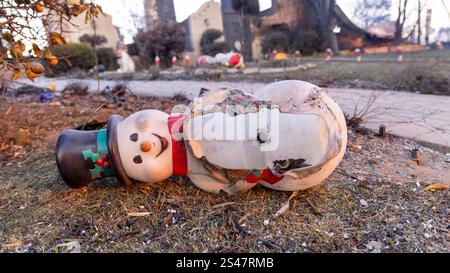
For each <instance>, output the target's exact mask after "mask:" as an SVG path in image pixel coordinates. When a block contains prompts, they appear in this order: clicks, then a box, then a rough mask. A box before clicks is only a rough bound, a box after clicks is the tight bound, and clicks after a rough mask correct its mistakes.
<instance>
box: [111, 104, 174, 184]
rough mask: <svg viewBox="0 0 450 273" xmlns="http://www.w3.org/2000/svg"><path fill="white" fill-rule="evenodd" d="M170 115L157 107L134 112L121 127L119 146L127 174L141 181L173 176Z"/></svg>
mask: <svg viewBox="0 0 450 273" xmlns="http://www.w3.org/2000/svg"><path fill="white" fill-rule="evenodd" d="M167 119H168V115H167V114H165V113H163V112H160V111H157V110H145V111H141V112H138V113H136V114H133V115H131V116H129V117H128V118H126V119H125V120H124V121H122V122H121V123H120V124H119V126H118V129H117V130H118V146H119V153H120V158H121V161H122V166H123V168H124V169H125V172H126V173H127V175H128V176H129V177H131V178H133V179H136V180H138V181H142V182H156V181H161V180H164V179H166V178H168V177H169V176H171V175H172V168H173V166H172V145H171V137H170V132H169V128H168V125H167Z"/></svg>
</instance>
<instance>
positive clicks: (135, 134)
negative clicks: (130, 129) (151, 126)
mask: <svg viewBox="0 0 450 273" xmlns="http://www.w3.org/2000/svg"><path fill="white" fill-rule="evenodd" d="M138 139H139V135H138V134H137V133H134V134H132V135H131V136H130V140H131V141H133V142H136V141H138Z"/></svg>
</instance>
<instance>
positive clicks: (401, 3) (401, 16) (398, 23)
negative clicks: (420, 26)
mask: <svg viewBox="0 0 450 273" xmlns="http://www.w3.org/2000/svg"><path fill="white" fill-rule="evenodd" d="M407 7H408V0H398V16H397V20H395V33H394V41H395V43H396V44H400V43H401V42H402V41H403V30H404V28H405V22H406V18H407Z"/></svg>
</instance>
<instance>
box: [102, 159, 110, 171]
mask: <svg viewBox="0 0 450 273" xmlns="http://www.w3.org/2000/svg"><path fill="white" fill-rule="evenodd" d="M103 168H105V169H109V162H108V161H106V162H105V163H103Z"/></svg>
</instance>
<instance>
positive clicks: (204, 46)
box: [200, 29, 231, 56]
mask: <svg viewBox="0 0 450 273" xmlns="http://www.w3.org/2000/svg"><path fill="white" fill-rule="evenodd" d="M222 36H223V32H222V31H220V30H218V29H208V30H206V31H205V32H203V34H202V38H201V39H200V48H201V52H202V54H203V55H209V56H215V55H216V54H218V53H226V52H229V51H230V50H231V47H230V45H229V44H228V43H226V42H216V40H217V39H219V38H220V37H222Z"/></svg>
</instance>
